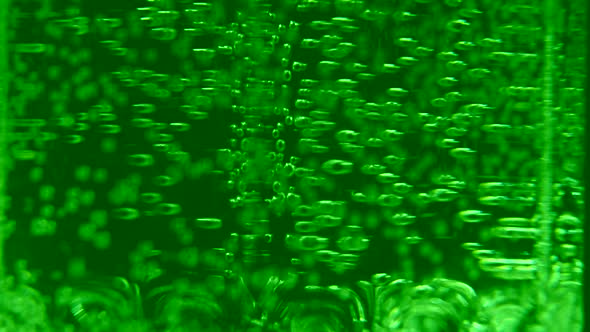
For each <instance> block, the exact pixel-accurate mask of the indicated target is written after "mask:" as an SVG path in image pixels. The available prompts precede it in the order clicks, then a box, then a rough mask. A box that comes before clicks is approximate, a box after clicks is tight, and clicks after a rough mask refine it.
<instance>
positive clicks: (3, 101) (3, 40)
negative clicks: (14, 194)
mask: <svg viewBox="0 0 590 332" xmlns="http://www.w3.org/2000/svg"><path fill="white" fill-rule="evenodd" d="M10 2H11V0H3V1H1V2H0V282H1V281H3V280H4V273H5V272H4V239H5V238H6V231H7V228H6V225H7V223H6V220H5V219H6V216H5V211H4V210H5V209H6V203H7V200H6V187H5V184H6V176H7V174H6V172H7V171H8V167H9V163H10V161H9V160H10V159H9V158H10V157H9V154H8V139H9V132H8V130H9V127H8V115H9V113H8V81H9V76H8V75H9V74H10V71H9V68H8V33H9V31H8V22H9V20H8V17H9V16H8V12H9V11H10Z"/></svg>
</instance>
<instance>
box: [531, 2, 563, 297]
mask: <svg viewBox="0 0 590 332" xmlns="http://www.w3.org/2000/svg"><path fill="white" fill-rule="evenodd" d="M556 6H557V1H556V0H544V3H543V18H544V24H545V27H544V28H545V30H544V38H543V40H544V53H543V71H542V75H543V78H542V82H543V83H542V84H543V85H542V105H543V106H542V113H543V114H542V128H543V130H542V137H543V138H542V141H543V143H542V144H543V148H542V156H541V162H540V165H539V167H540V169H539V181H538V186H539V198H538V214H539V218H538V221H539V231H540V234H539V236H538V240H537V243H536V250H537V252H536V256H537V257H536V258H537V272H538V280H537V282H538V285H539V286H538V288H537V289H538V291H539V294H538V299H537V301H538V303H539V304H540V305H541V304H544V303H546V301H547V282H548V280H549V271H550V268H551V262H550V258H551V253H552V237H553V224H554V217H555V215H554V213H553V211H552V205H553V168H554V164H553V132H554V129H553V126H554V124H555V121H554V119H553V109H554V105H553V77H554V76H555V71H556V69H557V68H556V67H555V55H554V53H555V50H554V48H555V22H556V19H555V16H556V12H557V11H556V10H557V7H556ZM558 15H559V14H558Z"/></svg>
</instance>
